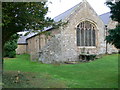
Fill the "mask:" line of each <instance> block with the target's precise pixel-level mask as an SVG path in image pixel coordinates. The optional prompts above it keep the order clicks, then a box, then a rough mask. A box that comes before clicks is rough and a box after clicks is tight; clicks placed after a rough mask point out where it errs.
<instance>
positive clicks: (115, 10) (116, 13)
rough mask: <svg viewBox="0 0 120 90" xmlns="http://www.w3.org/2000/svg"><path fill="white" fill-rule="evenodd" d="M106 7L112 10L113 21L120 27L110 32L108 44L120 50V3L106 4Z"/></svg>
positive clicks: (107, 37) (109, 2)
mask: <svg viewBox="0 0 120 90" xmlns="http://www.w3.org/2000/svg"><path fill="white" fill-rule="evenodd" d="M106 5H107V6H108V7H109V8H110V10H111V11H110V13H111V16H110V17H111V19H112V20H113V21H117V22H118V25H117V26H116V28H115V29H111V30H109V31H108V33H109V35H108V36H106V41H107V43H110V44H112V45H114V46H115V47H116V48H117V49H120V40H119V39H120V1H117V2H112V1H108V2H106Z"/></svg>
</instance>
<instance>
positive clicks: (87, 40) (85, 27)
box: [77, 21, 96, 46]
mask: <svg viewBox="0 0 120 90" xmlns="http://www.w3.org/2000/svg"><path fill="white" fill-rule="evenodd" d="M95 29H96V28H95V25H94V24H92V23H91V22H89V21H83V22H81V23H80V24H79V25H78V26H77V46H95V45H96V34H95V31H96V30H95Z"/></svg>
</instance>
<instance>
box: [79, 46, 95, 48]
mask: <svg viewBox="0 0 120 90" xmlns="http://www.w3.org/2000/svg"><path fill="white" fill-rule="evenodd" d="M77 47H78V48H96V46H77Z"/></svg>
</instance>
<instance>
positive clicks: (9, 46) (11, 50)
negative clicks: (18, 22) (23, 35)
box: [4, 34, 18, 58]
mask: <svg viewBox="0 0 120 90" xmlns="http://www.w3.org/2000/svg"><path fill="white" fill-rule="evenodd" d="M17 40H18V35H17V34H15V35H13V36H12V37H11V39H10V40H9V41H7V42H6V43H5V45H4V57H9V58H14V57H15V56H16V51H15V50H16V48H17Z"/></svg>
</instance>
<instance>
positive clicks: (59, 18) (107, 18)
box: [18, 3, 110, 44]
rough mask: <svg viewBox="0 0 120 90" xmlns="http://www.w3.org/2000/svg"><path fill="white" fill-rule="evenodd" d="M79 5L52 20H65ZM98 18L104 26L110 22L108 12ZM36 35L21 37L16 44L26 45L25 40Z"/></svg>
mask: <svg viewBox="0 0 120 90" xmlns="http://www.w3.org/2000/svg"><path fill="white" fill-rule="evenodd" d="M80 4H81V3H79V4H77V5H75V6H74V7H72V8H70V9H69V10H67V11H65V12H63V13H62V14H60V15H58V16H56V17H55V18H53V19H54V21H55V22H58V21H60V20H64V19H65V18H67V17H68V16H69V15H70V14H71V13H72V12H73V11H75V10H76V9H77V8H78V7H79V5H80ZM100 18H101V19H102V21H103V22H104V24H108V22H109V20H110V12H107V13H104V14H102V15H100ZM51 28H52V27H48V28H45V29H44V30H43V31H47V30H49V29H51ZM35 35H36V33H31V34H28V35H27V36H23V37H21V38H19V40H18V44H23V43H27V42H26V40H27V39H28V38H31V37H33V36H35Z"/></svg>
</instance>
